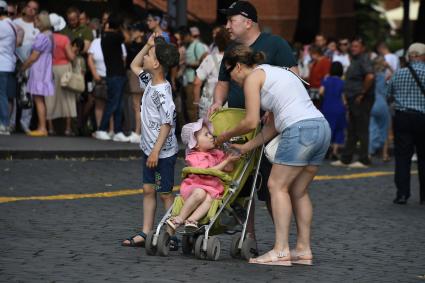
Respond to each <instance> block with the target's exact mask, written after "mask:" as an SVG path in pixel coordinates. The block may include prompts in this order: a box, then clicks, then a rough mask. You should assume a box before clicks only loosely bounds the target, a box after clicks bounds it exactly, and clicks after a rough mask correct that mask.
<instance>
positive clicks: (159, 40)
mask: <svg viewBox="0 0 425 283" xmlns="http://www.w3.org/2000/svg"><path fill="white" fill-rule="evenodd" d="M155 56H156V59H158V62H159V63H160V64H161V66H162V67H163V69H164V71H167V70H168V69H169V68H171V67H174V66H177V65H178V64H179V60H180V54H179V51H178V50H177V48H176V47H175V46H174V45H171V44H168V43H167V42H166V41H165V39H164V38H163V37H162V36H158V37H155Z"/></svg>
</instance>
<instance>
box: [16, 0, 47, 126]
mask: <svg viewBox="0 0 425 283" xmlns="http://www.w3.org/2000/svg"><path fill="white" fill-rule="evenodd" d="M38 9H39V4H38V2H37V1H35V0H28V1H27V3H26V6H25V8H24V13H23V16H22V18H18V19H16V20H14V21H13V23H14V24H16V25H17V26H19V27H20V28H22V29H23V30H24V32H25V33H24V39H23V42H22V46H21V47H19V48H17V49H16V54H17V55H18V57H19V60H21V61H22V62H24V61H25V60H26V59H27V58H28V57H29V55H30V53H31V46H32V44H33V43H34V41H35V37H36V36H37V34H39V33H40V31H39V30H38V29H37V28H36V27H35V26H34V20H35V16H36V15H37V13H38ZM31 117H32V109H23V110H22V113H21V121H20V122H21V127H22V130H23V131H24V132H28V131H29V127H30V123H31ZM12 119H14V115H12ZM12 123H13V121H12Z"/></svg>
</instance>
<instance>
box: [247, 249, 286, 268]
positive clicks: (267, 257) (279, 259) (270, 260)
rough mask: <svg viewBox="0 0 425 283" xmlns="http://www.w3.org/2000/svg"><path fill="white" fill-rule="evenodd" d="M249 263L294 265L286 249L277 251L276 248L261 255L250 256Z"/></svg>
mask: <svg viewBox="0 0 425 283" xmlns="http://www.w3.org/2000/svg"><path fill="white" fill-rule="evenodd" d="M249 263H255V264H265V265H282V266H291V265H292V264H291V257H290V256H289V253H287V252H284V251H281V252H276V251H274V250H271V251H269V252H268V253H265V254H263V255H262V256H260V257H256V258H250V259H249Z"/></svg>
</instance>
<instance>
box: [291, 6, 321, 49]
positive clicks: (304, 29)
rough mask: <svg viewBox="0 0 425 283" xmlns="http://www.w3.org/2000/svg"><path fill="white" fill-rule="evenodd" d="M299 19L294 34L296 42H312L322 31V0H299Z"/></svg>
mask: <svg viewBox="0 0 425 283" xmlns="http://www.w3.org/2000/svg"><path fill="white" fill-rule="evenodd" d="M298 3H299V4H298V9H299V10H298V21H297V27H296V30H295V35H294V42H301V43H303V44H307V43H311V42H312V41H313V39H314V37H315V36H316V34H318V33H319V32H320V15H321V11H322V0H315V1H310V0H299V2H298Z"/></svg>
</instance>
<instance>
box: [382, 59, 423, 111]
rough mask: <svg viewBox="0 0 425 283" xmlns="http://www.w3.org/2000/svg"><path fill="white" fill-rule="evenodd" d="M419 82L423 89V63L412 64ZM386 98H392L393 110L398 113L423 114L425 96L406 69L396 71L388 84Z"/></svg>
mask: <svg viewBox="0 0 425 283" xmlns="http://www.w3.org/2000/svg"><path fill="white" fill-rule="evenodd" d="M410 65H411V66H412V68H413V69H414V70H415V71H416V74H417V75H418V78H419V81H420V82H421V84H422V86H423V87H425V63H424V62H412V63H410ZM387 97H392V98H394V103H395V104H394V108H395V109H396V110H399V111H409V110H413V111H419V112H421V113H424V114H425V95H423V94H422V92H421V89H420V88H419V86H418V84H417V83H416V81H415V79H414V78H413V76H412V74H411V73H410V71H409V69H408V68H401V69H398V70H397V71H396V72H395V73H394V75H393V76H392V78H391V79H390V81H389V83H388V92H387Z"/></svg>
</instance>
